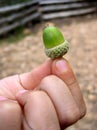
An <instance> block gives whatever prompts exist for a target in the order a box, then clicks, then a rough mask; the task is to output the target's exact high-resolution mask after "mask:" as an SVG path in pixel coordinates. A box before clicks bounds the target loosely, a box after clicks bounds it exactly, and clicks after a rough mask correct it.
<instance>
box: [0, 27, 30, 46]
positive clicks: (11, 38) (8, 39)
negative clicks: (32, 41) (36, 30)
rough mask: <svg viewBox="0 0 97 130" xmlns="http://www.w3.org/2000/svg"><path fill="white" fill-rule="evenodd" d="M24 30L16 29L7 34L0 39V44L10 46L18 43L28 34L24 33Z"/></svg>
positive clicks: (22, 28)
mask: <svg viewBox="0 0 97 130" xmlns="http://www.w3.org/2000/svg"><path fill="white" fill-rule="evenodd" d="M24 30H25V28H24V27H18V28H17V29H16V30H15V31H14V32H13V33H12V32H11V33H9V34H7V35H6V36H4V37H1V38H0V44H3V43H4V44H5V43H8V44H12V43H17V42H18V41H20V40H22V39H23V38H24V37H26V36H27V35H30V34H26V33H24Z"/></svg>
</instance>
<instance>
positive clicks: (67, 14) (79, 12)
mask: <svg viewBox="0 0 97 130" xmlns="http://www.w3.org/2000/svg"><path fill="white" fill-rule="evenodd" d="M94 11H96V8H94V7H92V8H88V9H79V10H71V11H63V12H57V13H49V14H44V15H43V16H42V19H43V20H49V19H54V18H65V17H70V16H77V15H83V14H88V13H91V12H94Z"/></svg>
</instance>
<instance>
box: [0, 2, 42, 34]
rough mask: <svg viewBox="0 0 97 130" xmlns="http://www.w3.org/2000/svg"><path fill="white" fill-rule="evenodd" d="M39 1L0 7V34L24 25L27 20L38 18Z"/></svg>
mask: <svg viewBox="0 0 97 130" xmlns="http://www.w3.org/2000/svg"><path fill="white" fill-rule="evenodd" d="M38 8H39V3H38V1H37V0H33V1H29V2H25V3H21V4H16V5H13V6H5V7H1V8H0V35H1V34H4V33H6V32H9V31H11V30H13V29H14V28H16V27H18V26H21V25H24V24H26V23H27V22H29V21H32V20H35V19H38V18H39V17H40V13H39V11H38Z"/></svg>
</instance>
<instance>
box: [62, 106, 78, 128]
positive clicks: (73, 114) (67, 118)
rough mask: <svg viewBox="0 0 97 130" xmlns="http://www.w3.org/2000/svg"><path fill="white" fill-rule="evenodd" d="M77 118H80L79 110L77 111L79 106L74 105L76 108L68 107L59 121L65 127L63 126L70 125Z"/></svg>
mask: <svg viewBox="0 0 97 130" xmlns="http://www.w3.org/2000/svg"><path fill="white" fill-rule="evenodd" d="M79 119H80V111H79V108H78V107H76V108H72V109H69V110H68V111H67V112H66V113H65V115H64V117H63V119H62V121H61V123H62V127H64V128H65V127H67V126H69V125H72V124H74V123H75V122H77V121H78V120H79Z"/></svg>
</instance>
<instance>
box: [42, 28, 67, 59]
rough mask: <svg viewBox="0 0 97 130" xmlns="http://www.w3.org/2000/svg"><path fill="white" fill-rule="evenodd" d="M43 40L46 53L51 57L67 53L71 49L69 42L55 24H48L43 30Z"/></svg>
mask: <svg viewBox="0 0 97 130" xmlns="http://www.w3.org/2000/svg"><path fill="white" fill-rule="evenodd" d="M43 42H44V45H45V53H46V55H47V56H48V57H50V58H51V59H55V58H59V57H62V56H63V55H65V54H66V53H67V52H68V49H69V43H68V41H67V40H65V39H64V37H63V35H62V33H61V32H60V30H59V29H58V28H56V27H55V26H48V27H46V28H45V29H44V30H43Z"/></svg>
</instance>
